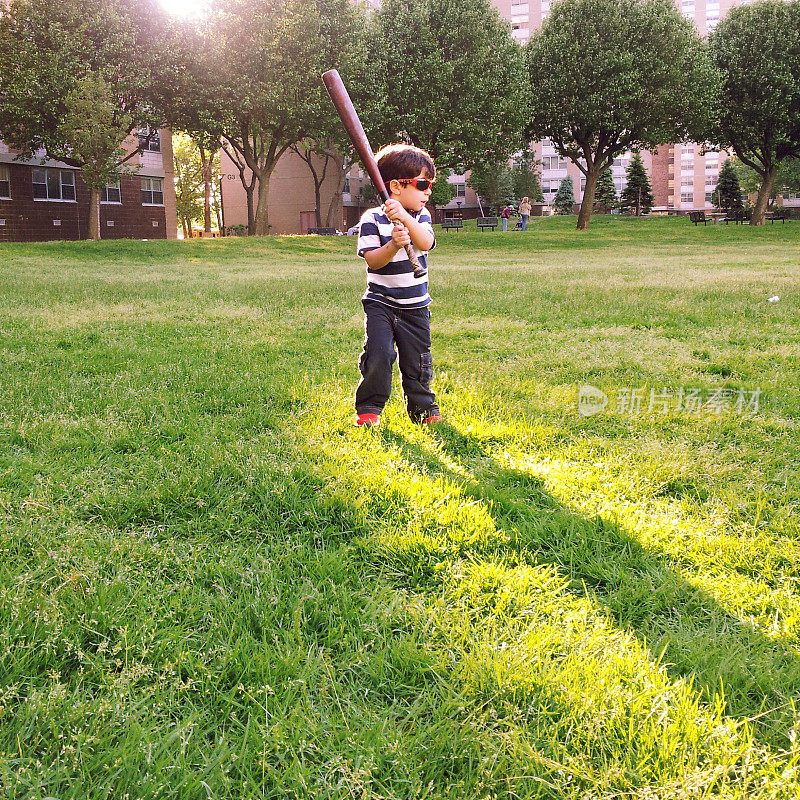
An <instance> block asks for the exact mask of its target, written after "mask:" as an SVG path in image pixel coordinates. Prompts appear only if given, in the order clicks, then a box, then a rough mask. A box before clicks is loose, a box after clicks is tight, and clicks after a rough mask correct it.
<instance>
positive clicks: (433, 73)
mask: <svg viewBox="0 0 800 800" xmlns="http://www.w3.org/2000/svg"><path fill="white" fill-rule="evenodd" d="M368 39H369V41H370V42H371V43H372V45H371V49H370V64H371V65H372V66H373V67H374V75H375V76H376V77H377V79H378V84H377V85H375V86H374V87H373V88H372V103H371V104H372V105H373V106H377V107H378V111H379V113H378V115H377V120H376V121H375V122H374V123H373V128H372V130H370V131H369V133H370V141H371V142H372V143H373V145H376V146H377V145H379V144H386V143H388V142H392V141H397V140H398V138H400V139H402V140H403V141H406V142H409V143H411V144H414V145H417V146H418V147H422V148H424V149H426V150H428V151H429V152H430V153H431V155H432V156H433V158H434V160H435V161H436V166H437V168H439V169H445V168H447V169H452V170H455V171H457V172H465V171H467V170H469V169H472V168H473V167H475V166H476V165H477V164H479V163H482V162H492V163H495V164H498V163H502V162H503V161H505V160H506V159H507V158H508V156H509V155H510V154H511V153H513V152H514V151H516V150H518V149H519V148H520V147H521V146H522V137H521V133H522V128H523V125H524V122H525V117H526V114H525V102H526V97H525V91H524V83H525V82H524V80H523V75H524V63H523V60H522V54H521V50H520V48H519V45H517V43H516V42H515V41H514V40H513V39H512V37H511V31H510V30H509V27H508V23H507V22H505V21H504V20H502V19H501V18H500V16H499V13H498V12H497V10H496V9H495V8H493V7H492V5H491V3H490V0H460V1H459V2H457V3H456V2H452V0H386V2H384V3H383V5H382V6H381V8H380V9H379V10H378V11H376V12H375V13H374V15H373V18H372V28H371V35H370V36H369V37H368Z"/></svg>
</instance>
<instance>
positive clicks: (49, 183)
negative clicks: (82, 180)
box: [33, 168, 75, 200]
mask: <svg viewBox="0 0 800 800" xmlns="http://www.w3.org/2000/svg"><path fill="white" fill-rule="evenodd" d="M33 198H34V200H74V199H75V173H74V172H70V171H69V170H68V169H40V168H35V169H34V170H33Z"/></svg>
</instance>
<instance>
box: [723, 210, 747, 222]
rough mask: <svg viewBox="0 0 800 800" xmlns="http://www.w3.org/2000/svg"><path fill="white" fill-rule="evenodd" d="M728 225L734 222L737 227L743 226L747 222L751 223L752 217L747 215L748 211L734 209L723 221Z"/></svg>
mask: <svg viewBox="0 0 800 800" xmlns="http://www.w3.org/2000/svg"><path fill="white" fill-rule="evenodd" d="M722 221H723V222H724V223H725V224H726V225H727V224H728V223H729V222H734V223H736V224H737V225H739V224H741V225H744V223H745V222H749V221H750V215H749V214H748V213H747V210H746V209H744V208H734V209H731V210H730V211H729V212H728V213H727V215H726V216H725V217H724V218H723V220H722Z"/></svg>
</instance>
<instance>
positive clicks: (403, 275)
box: [358, 207, 436, 308]
mask: <svg viewBox="0 0 800 800" xmlns="http://www.w3.org/2000/svg"><path fill="white" fill-rule="evenodd" d="M409 213H411V212H409ZM411 216H412V217H414V219H415V220H416V221H417V222H419V223H420V224H421V225H423V226H424V227H425V228H426V229H427V230H429V231H430V232H431V235H433V226H432V225H431V215H430V213H429V212H428V209H427V208H424V207H423V209H422V210H421V211H417V212H416V213H415V214H414V213H412V214H411ZM393 230H394V225H393V224H392V222H391V221H390V220H389V218H388V217H387V216H386V215H385V214H384V213H383V209H382V208H380V207H378V208H371V209H370V210H369V211H366V212H364V215H363V216H362V217H361V222H359V229H358V254H359V256H361V257H362V258H363V257H364V253H366V252H368V251H370V250H377V249H378V248H379V247H383V245H385V244H386V243H387V242H390V241H391V240H392V231H393ZM434 247H436V240H434V242H433V245H432V246H431V250H433V248H434ZM415 252H416V253H417V257H418V258H419V261H420V263H421V264H422V266H423V267H426V268H427V266H428V258H427V256H428V254H427V252H421V251H419V250H416V251H415ZM362 300H377V301H378V302H379V303H384V304H385V305H387V306H392V307H394V308H424V307H425V306H427V305H430V302H431V296H430V295H429V294H428V273H427V272H426V273H425V274H424V275H423V276H422V277H421V278H415V277H414V267H413V266H412V265H411V262H410V261H409V260H408V255H407V254H406V251H405V248H403V249H401V250H398V251H397V253H395V256H394V258H393V259H392V260H391V261H390V262H389V263H388V264H387V265H386V266H385V267H382V268H381V269H370V268H369V267H367V290H366V292H364V296H363V298H362Z"/></svg>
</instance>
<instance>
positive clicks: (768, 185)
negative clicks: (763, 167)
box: [750, 167, 778, 225]
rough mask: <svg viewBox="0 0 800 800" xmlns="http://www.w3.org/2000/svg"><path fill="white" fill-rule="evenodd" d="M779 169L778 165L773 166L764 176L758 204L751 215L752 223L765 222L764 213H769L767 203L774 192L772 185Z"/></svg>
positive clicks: (761, 223)
mask: <svg viewBox="0 0 800 800" xmlns="http://www.w3.org/2000/svg"><path fill="white" fill-rule="evenodd" d="M777 171H778V168H777V167H771V168H770V169H768V170H767V171H766V172H765V173H764V175H763V176H762V181H761V188H760V189H759V190H758V199H757V200H756V206H755V208H754V209H753V216H752V217H750V224H751V225H763V224H764V215H765V214H766V213H767V204H768V203H769V196H770V195H771V194H772V187H773V185H774V183H775V174H776V173H777Z"/></svg>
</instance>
